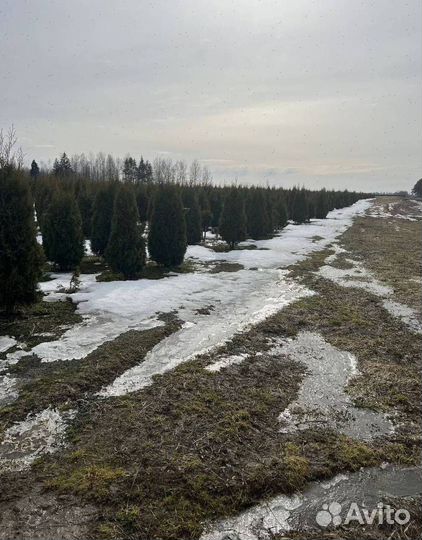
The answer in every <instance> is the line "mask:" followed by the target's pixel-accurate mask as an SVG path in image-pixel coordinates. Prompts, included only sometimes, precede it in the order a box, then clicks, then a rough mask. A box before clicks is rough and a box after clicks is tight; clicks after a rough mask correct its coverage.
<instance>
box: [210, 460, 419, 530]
mask: <svg viewBox="0 0 422 540" xmlns="http://www.w3.org/2000/svg"><path fill="white" fill-rule="evenodd" d="M421 485H422V471H421V469H420V468H419V467H409V468H406V467H395V466H387V467H385V468H371V469H365V470H361V471H359V472H356V473H352V474H350V475H345V474H341V475H338V476H336V477H335V478H333V479H332V480H331V481H330V482H312V483H311V484H310V485H309V487H308V488H307V489H306V490H305V491H304V492H303V493H299V494H295V495H293V496H291V497H288V496H286V495H280V496H278V497H275V498H273V499H271V500H269V501H265V502H263V503H260V504H259V505H256V506H254V507H252V508H250V509H249V510H247V511H245V512H243V513H242V514H240V515H238V516H236V517H233V518H229V519H226V520H223V521H220V522H218V523H215V524H213V525H211V526H210V528H209V529H208V530H207V531H206V532H205V533H204V534H202V536H201V538H200V540H264V539H265V540H266V539H268V540H270V539H271V538H273V535H275V534H277V533H285V532H288V531H292V530H300V529H308V530H309V529H313V530H321V527H320V526H319V525H318V523H317V522H316V516H317V513H318V512H319V511H320V510H322V508H323V505H325V504H331V503H335V504H336V506H337V508H336V510H337V511H338V512H339V513H338V514H337V515H338V516H339V517H340V518H342V519H344V518H345V516H346V514H347V511H348V509H349V507H350V505H351V504H352V503H356V504H358V505H359V506H363V505H365V507H367V508H369V509H373V508H376V507H377V504H378V503H380V502H382V500H383V498H384V497H415V496H417V495H419V494H420V492H421Z"/></svg>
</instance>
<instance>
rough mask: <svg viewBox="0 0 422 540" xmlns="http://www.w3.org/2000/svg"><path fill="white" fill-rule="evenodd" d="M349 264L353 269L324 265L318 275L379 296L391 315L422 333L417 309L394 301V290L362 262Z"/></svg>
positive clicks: (343, 285)
mask: <svg viewBox="0 0 422 540" xmlns="http://www.w3.org/2000/svg"><path fill="white" fill-rule="evenodd" d="M344 251H345V250H343V252H344ZM337 253H338V251H337ZM332 257H333V256H332V255H331V256H330V257H327V259H326V260H325V262H331V263H332V262H334V259H335V258H334V259H333V258H332ZM329 259H330V260H329ZM347 262H348V263H350V264H352V265H353V267H352V268H346V269H344V268H335V267H333V266H330V265H324V266H321V268H320V269H319V270H318V274H319V275H321V276H322V277H324V278H326V279H329V280H331V281H334V282H335V283H337V284H338V285H341V286H342V287H355V288H356V287H357V288H360V289H364V290H365V291H368V292H370V293H372V294H375V295H377V296H379V297H380V298H382V300H383V306H384V308H385V309H386V310H387V311H388V312H389V313H391V315H393V316H394V317H398V318H399V319H401V320H402V321H403V322H404V323H405V324H406V325H407V326H408V327H409V328H410V329H411V330H412V331H413V332H416V333H418V334H419V333H422V325H421V323H420V322H419V320H418V315H417V312H416V310H415V309H413V308H411V307H409V306H407V305H405V304H401V303H400V302H396V301H395V300H393V298H392V297H393V295H394V290H393V289H392V288H391V287H389V286H388V285H384V284H383V283H381V282H380V281H378V280H377V278H376V277H375V276H374V275H373V274H372V273H371V272H370V271H369V270H367V269H366V268H364V266H363V265H362V264H361V263H360V262H358V261H355V260H353V259H347Z"/></svg>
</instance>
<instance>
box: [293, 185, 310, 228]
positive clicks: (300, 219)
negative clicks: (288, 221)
mask: <svg viewBox="0 0 422 540" xmlns="http://www.w3.org/2000/svg"><path fill="white" fill-rule="evenodd" d="M292 219H293V221H295V222H296V223H305V222H306V221H308V202H307V199H306V192H305V190H304V189H300V190H296V192H295V195H294V199H293V204H292Z"/></svg>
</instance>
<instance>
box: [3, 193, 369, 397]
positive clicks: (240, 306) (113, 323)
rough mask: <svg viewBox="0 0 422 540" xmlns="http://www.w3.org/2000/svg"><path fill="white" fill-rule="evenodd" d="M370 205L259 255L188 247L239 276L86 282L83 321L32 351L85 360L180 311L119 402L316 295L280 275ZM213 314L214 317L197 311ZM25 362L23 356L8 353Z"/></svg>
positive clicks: (116, 387)
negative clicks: (173, 328)
mask: <svg viewBox="0 0 422 540" xmlns="http://www.w3.org/2000/svg"><path fill="white" fill-rule="evenodd" d="M370 205H371V201H369V200H364V201H358V202H357V203H356V204H354V205H353V206H351V207H348V208H344V209H342V210H335V211H333V212H330V214H329V215H328V218H327V219H325V220H313V221H312V222H311V223H310V224H305V225H300V226H296V225H288V226H287V227H286V228H285V229H283V231H282V232H281V233H280V234H279V235H277V236H276V237H274V238H272V239H270V240H261V241H256V242H248V244H254V245H255V246H256V248H257V249H245V250H234V251H231V252H228V253H216V252H214V251H212V250H210V249H208V248H206V247H203V246H190V247H189V248H188V252H187V257H188V258H191V259H192V260H193V261H196V262H198V263H199V264H200V263H207V262H210V261H224V262H230V263H239V264H241V265H243V267H244V269H242V270H239V271H237V272H219V273H206V272H204V271H203V269H200V270H198V271H197V272H193V273H190V274H177V275H170V276H169V277H166V278H163V279H160V280H147V279H141V280H137V281H117V282H109V283H104V282H102V283H97V282H96V281H95V277H94V276H93V275H89V276H82V277H83V280H82V284H81V289H80V291H79V292H77V293H75V294H73V295H72V299H73V301H75V302H77V303H78V312H79V313H80V314H81V315H82V316H83V317H84V321H83V322H82V323H81V324H78V325H75V326H74V327H72V328H70V329H69V330H68V331H66V332H65V333H64V335H63V336H62V337H61V338H60V339H58V340H56V341H49V342H45V343H41V344H39V345H37V346H36V347H34V349H33V350H32V352H33V353H35V354H37V355H38V356H39V358H40V359H41V360H42V361H44V362H53V361H56V360H72V359H74V358H84V357H85V356H86V355H87V354H89V353H90V352H91V351H93V350H94V349H95V348H97V347H98V346H99V345H101V344H102V343H103V342H105V341H110V340H113V339H115V338H116V337H117V336H119V335H120V334H122V333H123V332H126V331H127V330H130V329H146V328H151V327H152V326H157V325H158V324H161V323H160V321H159V320H157V318H156V317H157V313H159V312H169V311H173V310H177V312H178V316H179V317H180V318H181V319H182V320H184V321H186V324H184V325H183V328H182V329H181V330H180V331H178V332H177V333H176V334H174V335H172V336H170V337H169V338H167V339H165V340H164V341H163V342H161V343H160V344H159V345H157V346H156V347H155V348H154V349H153V350H152V351H151V352H150V353H149V355H148V356H147V358H146V359H145V361H144V362H143V363H142V364H141V365H140V366H138V367H135V368H132V369H131V370H129V371H128V372H126V373H124V374H123V375H122V376H121V377H119V378H118V379H117V380H116V381H115V382H114V383H113V384H112V385H111V386H110V387H109V388H106V389H103V391H102V394H103V395H121V394H125V393H127V392H130V391H134V390H137V389H139V388H142V387H143V386H145V385H147V384H149V383H150V381H151V377H152V376H153V375H154V374H157V373H164V372H165V371H167V370H169V369H172V368H173V367H175V366H176V365H178V364H180V363H181V362H184V361H186V360H188V359H189V358H191V357H192V356H194V355H196V354H198V353H200V352H203V351H205V350H207V349H209V348H210V347H213V346H215V345H217V344H220V343H222V342H224V341H225V340H227V339H230V338H231V337H232V336H233V335H234V334H235V333H236V332H238V331H240V330H242V329H244V328H245V327H246V326H247V325H249V324H251V323H254V322H257V321H259V320H262V319H264V318H265V317H267V316H268V315H270V314H271V313H274V312H275V311H277V310H278V309H280V308H282V307H283V306H285V305H287V304H288V303H290V302H293V301H294V300H296V299H297V298H299V297H301V296H303V295H306V294H310V292H309V291H307V290H306V289H305V288H303V287H301V286H298V285H297V284H295V283H293V282H292V281H291V280H289V279H288V278H287V277H286V271H285V270H282V269H283V268H285V267H287V266H288V265H290V264H294V263H296V262H298V261H300V260H302V259H303V258H304V257H306V256H307V255H308V254H309V253H311V252H313V251H318V250H321V249H323V248H324V247H326V246H327V245H329V244H330V243H332V241H333V240H335V239H336V238H337V237H338V236H339V235H340V234H342V233H343V232H344V231H345V230H346V229H347V228H348V227H349V226H350V225H351V223H352V219H353V217H354V216H356V215H358V214H363V213H364V212H365V211H366V210H367V209H368V208H369V207H370ZM68 280H70V275H63V274H60V275H57V276H56V280H53V281H50V282H45V283H42V284H41V285H42V288H43V290H44V291H45V292H47V293H48V294H49V296H48V297H47V300H48V299H50V300H54V299H58V298H60V297H63V294H62V293H60V292H59V293H57V292H56V289H57V286H62V287H63V285H67V284H68ZM66 282H67V283H66ZM209 306H213V309H212V310H211V311H210V312H209V314H208V315H200V314H198V309H201V308H206V307H209ZM15 354H18V355H20V356H22V353H21V351H18V352H17V353H10V355H9V356H10V358H8V360H9V361H10V362H12V361H14V360H15V361H16V359H14V357H13V355H15Z"/></svg>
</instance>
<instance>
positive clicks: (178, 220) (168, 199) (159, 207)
mask: <svg viewBox="0 0 422 540" xmlns="http://www.w3.org/2000/svg"><path fill="white" fill-rule="evenodd" d="M186 247H187V240H186V222H185V216H184V210H183V204H182V199H181V197H180V193H179V191H178V189H177V188H176V187H174V186H171V185H164V186H162V187H161V189H159V190H157V191H156V193H155V196H154V202H153V206H152V212H151V218H150V231H149V236H148V250H149V254H150V257H151V259H153V260H154V261H155V262H157V263H158V264H162V265H164V266H179V265H180V264H182V262H183V258H184V256H185V253H186Z"/></svg>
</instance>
